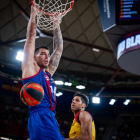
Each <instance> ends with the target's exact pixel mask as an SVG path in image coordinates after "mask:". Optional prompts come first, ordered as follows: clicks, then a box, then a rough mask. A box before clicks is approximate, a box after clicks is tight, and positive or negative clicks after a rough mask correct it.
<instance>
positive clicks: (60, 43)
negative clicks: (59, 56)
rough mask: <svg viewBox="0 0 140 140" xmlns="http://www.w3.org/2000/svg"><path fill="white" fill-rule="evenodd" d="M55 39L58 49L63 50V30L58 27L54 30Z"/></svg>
mask: <svg viewBox="0 0 140 140" xmlns="http://www.w3.org/2000/svg"><path fill="white" fill-rule="evenodd" d="M54 41H55V44H56V47H57V48H56V49H57V50H58V51H61V52H62V50H63V38H62V34H61V30H60V28H56V29H55V30H54Z"/></svg>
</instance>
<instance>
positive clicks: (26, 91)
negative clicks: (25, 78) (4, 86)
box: [20, 82, 44, 106]
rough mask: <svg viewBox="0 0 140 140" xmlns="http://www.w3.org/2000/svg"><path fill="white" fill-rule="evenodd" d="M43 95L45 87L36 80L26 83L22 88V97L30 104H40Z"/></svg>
mask: <svg viewBox="0 0 140 140" xmlns="http://www.w3.org/2000/svg"><path fill="white" fill-rule="evenodd" d="M43 97H44V90H43V87H42V86H41V85H39V84H37V83H34V82H29V83H26V84H25V85H23V87H22V88H21V90H20V99H21V100H22V102H23V103H24V104H25V105H28V106H36V105H38V104H40V103H41V101H42V100H43Z"/></svg>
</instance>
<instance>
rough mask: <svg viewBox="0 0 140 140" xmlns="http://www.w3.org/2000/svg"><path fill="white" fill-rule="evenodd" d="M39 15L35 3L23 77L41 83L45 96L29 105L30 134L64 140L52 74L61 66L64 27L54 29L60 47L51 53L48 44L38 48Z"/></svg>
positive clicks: (37, 138)
mask: <svg viewBox="0 0 140 140" xmlns="http://www.w3.org/2000/svg"><path fill="white" fill-rule="evenodd" d="M35 16H36V12H35V9H34V8H33V7H32V8H31V17H30V21H29V23H28V27H27V35H26V37H27V41H26V43H25V46H24V60H23V62H22V80H23V84H26V83H28V82H36V83H38V84H40V85H41V86H42V87H43V89H44V99H43V100H42V102H41V103H40V104H39V105H37V106H34V107H33V106H30V107H29V112H30V117H29V120H28V131H29V136H30V140H64V137H63V136H61V134H60V131H59V125H58V123H57V120H56V118H55V106H56V85H55V83H54V81H53V78H52V75H53V74H54V72H55V71H56V69H57V67H58V64H59V61H60V57H61V55H62V50H63V39H62V35H61V30H60V27H58V28H57V29H55V30H54V42H55V44H56V49H55V50H54V52H53V53H52V55H51V56H50V53H49V50H48V48H47V47H46V46H42V47H39V48H37V49H36V50H35V37H36V22H35ZM58 20H59V19H58ZM55 22H56V23H54V24H57V22H58V21H57V20H56V21H55ZM34 52H35V53H34ZM34 54H35V55H34Z"/></svg>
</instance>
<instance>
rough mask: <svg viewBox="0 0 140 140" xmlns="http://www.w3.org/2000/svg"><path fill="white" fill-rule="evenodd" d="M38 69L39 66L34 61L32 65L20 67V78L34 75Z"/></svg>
mask: <svg viewBox="0 0 140 140" xmlns="http://www.w3.org/2000/svg"><path fill="white" fill-rule="evenodd" d="M39 71H40V67H39V66H38V65H37V64H36V63H35V62H34V63H33V65H30V66H26V67H22V78H28V77H31V76H33V75H36V74H37V73H38V72H39Z"/></svg>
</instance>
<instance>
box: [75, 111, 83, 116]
mask: <svg viewBox="0 0 140 140" xmlns="http://www.w3.org/2000/svg"><path fill="white" fill-rule="evenodd" d="M81 111H83V110H80V111H76V112H74V117H75V116H76V115H77V114H78V113H79V112H81Z"/></svg>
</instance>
